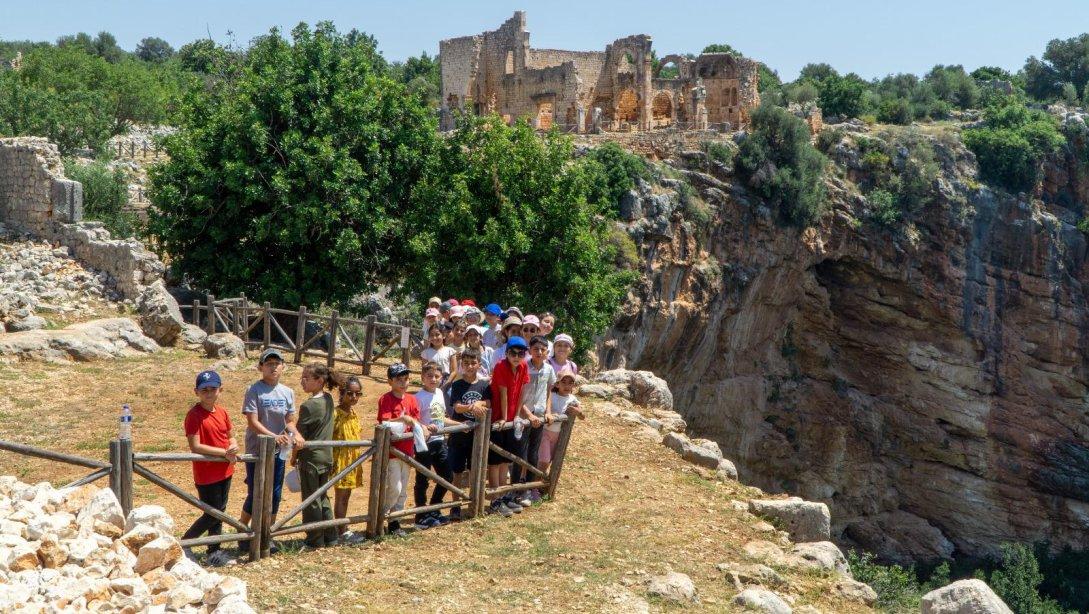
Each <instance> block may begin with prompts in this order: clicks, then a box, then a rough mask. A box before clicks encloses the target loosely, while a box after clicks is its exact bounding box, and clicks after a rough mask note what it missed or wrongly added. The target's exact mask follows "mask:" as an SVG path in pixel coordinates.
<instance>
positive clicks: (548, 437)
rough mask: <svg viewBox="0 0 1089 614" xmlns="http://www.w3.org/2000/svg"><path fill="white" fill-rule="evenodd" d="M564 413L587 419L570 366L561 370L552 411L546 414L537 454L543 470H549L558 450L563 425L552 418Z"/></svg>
mask: <svg viewBox="0 0 1089 614" xmlns="http://www.w3.org/2000/svg"><path fill="white" fill-rule="evenodd" d="M564 414H566V415H569V416H574V417H575V418H578V419H579V420H585V419H586V414H584V413H583V412H582V407H581V405H579V400H578V399H576V398H575V372H574V371H572V370H571V369H569V368H564V369H563V370H562V371H560V374H559V379H558V380H557V381H556V392H553V393H552V404H551V411H550V412H549V413H547V414H545V425H546V426H545V429H544V433H543V435H542V436H541V449H540V451H539V453H538V455H537V468H538V469H540V470H541V471H548V466H549V464H551V463H552V455H553V454H554V453H555V451H556V442H557V441H559V439H560V428H562V427H563V425H562V424H560V423H559V422H553V421H552V419H553V417H554V416H562V415H564Z"/></svg>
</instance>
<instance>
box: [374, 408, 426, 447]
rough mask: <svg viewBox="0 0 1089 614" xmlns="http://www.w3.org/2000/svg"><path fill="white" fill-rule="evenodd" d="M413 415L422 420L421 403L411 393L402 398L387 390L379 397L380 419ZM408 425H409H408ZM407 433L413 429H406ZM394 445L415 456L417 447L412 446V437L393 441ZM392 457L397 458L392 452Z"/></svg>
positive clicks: (383, 420)
mask: <svg viewBox="0 0 1089 614" xmlns="http://www.w3.org/2000/svg"><path fill="white" fill-rule="evenodd" d="M406 414H407V415H409V416H412V417H413V418H415V419H417V420H420V404H419V403H418V402H417V401H416V397H414V396H412V395H411V394H406V395H405V396H403V397H401V398H397V397H396V396H394V395H393V393H392V392H387V393H386V394H384V395H382V396H381V398H379V399H378V421H379V422H387V421H389V420H396V419H398V418H400V417H401V416H404V415H406ZM406 426H407V425H406ZM405 432H406V433H411V432H412V431H411V430H410V429H408V428H406V429H405ZM393 447H395V448H397V449H398V450H400V451H401V452H404V453H405V454H407V455H408V456H415V455H416V449H415V448H414V447H413V446H412V439H411V438H410V439H405V440H403V441H395V442H393ZM389 457H390V458H396V457H395V456H393V454H392V453H391V454H390V456H389Z"/></svg>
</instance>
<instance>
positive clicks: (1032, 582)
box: [989, 544, 1063, 614]
mask: <svg viewBox="0 0 1089 614" xmlns="http://www.w3.org/2000/svg"><path fill="white" fill-rule="evenodd" d="M1001 553H1002V554H1001V564H1000V566H999V568H998V569H996V570H994V572H992V573H991V580H990V583H989V584H990V586H991V588H992V589H994V592H995V593H997V594H998V596H999V597H1001V598H1002V600H1003V601H1005V602H1006V605H1008V606H1010V609H1011V610H1013V611H1014V612H1031V613H1032V614H1063V609H1062V608H1061V607H1060V606H1059V604H1058V602H1056V601H1055V600H1053V599H1047V598H1044V597H1041V596H1040V593H1039V592H1038V590H1037V589H1038V588H1039V586H1040V583H1041V582H1043V581H1044V575H1043V574H1042V573H1040V566H1039V563H1038V562H1037V561H1036V556H1035V555H1033V553H1032V550H1031V549H1030V548H1029V547H1028V546H1025V545H1024V544H1002V546H1001Z"/></svg>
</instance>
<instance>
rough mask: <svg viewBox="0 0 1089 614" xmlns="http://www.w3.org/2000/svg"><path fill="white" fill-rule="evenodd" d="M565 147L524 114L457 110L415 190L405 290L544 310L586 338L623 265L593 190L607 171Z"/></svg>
mask: <svg viewBox="0 0 1089 614" xmlns="http://www.w3.org/2000/svg"><path fill="white" fill-rule="evenodd" d="M571 152H572V145H571V142H570V140H569V139H567V138H566V137H563V136H561V135H558V134H556V133H551V134H547V135H544V136H543V137H542V136H538V135H537V134H536V133H535V132H534V130H533V129H532V128H531V127H530V126H529V125H528V124H526V123H525V122H519V123H517V124H516V125H514V126H513V127H511V126H507V125H505V124H504V123H503V121H502V120H501V119H500V118H498V117H496V116H491V117H487V118H464V119H463V120H462V123H461V125H460V127H459V128H458V130H456V131H455V132H454V134H453V135H452V136H450V137H449V138H447V139H445V140H444V141H443V143H442V150H441V152H440V155H439V157H438V166H437V168H436V169H435V172H434V173H431V174H429V176H428V179H427V181H426V182H425V183H424V184H422V185H421V186H420V189H419V190H418V197H419V202H418V203H417V206H416V207H415V208H414V209H413V218H412V221H411V226H412V229H413V232H412V237H411V239H410V241H409V247H410V250H411V253H412V255H411V267H410V270H411V271H412V275H411V276H410V277H408V278H407V279H406V289H408V290H410V291H414V292H415V293H417V294H419V295H421V296H427V295H429V294H435V293H438V294H440V295H443V296H446V295H451V296H472V297H476V298H478V299H481V300H485V301H496V302H498V303H501V304H503V305H518V306H519V307H521V308H522V310H523V311H524V312H526V313H529V312H531V311H537V310H546V309H547V310H551V311H554V312H555V313H556V314H557V316H558V318H559V328H560V330H561V331H563V332H568V333H570V334H572V335H573V336H574V337H575V339H576V342H577V344H578V345H579V346H580V347H581V348H586V347H588V346H589V342H590V340H591V338H592V336H593V335H594V334H596V333H598V332H600V331H601V330H603V329H604V328H605V327H606V326H608V324H609V322H610V321H611V318H612V316H613V315H614V313H615V311H616V308H617V306H618V305H619V304H620V302H621V299H622V298H623V295H624V292H625V291H626V289H627V287H628V285H629V283H630V282H631V278H632V274H631V273H629V272H626V271H619V270H617V269H616V267H615V266H614V264H613V263H614V261H615V259H616V247H615V246H614V245H613V244H612V243H611V242H610V239H609V236H610V228H611V226H612V223H613V222H612V219H613V214H612V211H611V209H612V207H613V206H614V205H613V203H612V202H611V200H610V198H609V196H608V195H607V194H606V193H605V192H602V191H594V190H593V188H594V186H595V185H597V184H599V183H602V182H607V181H608V178H607V177H605V176H604V175H603V174H602V166H603V165H602V164H601V163H600V162H597V163H595V164H594V165H593V166H592V167H591V166H587V165H586V163H585V162H584V161H583V160H579V161H575V162H572V160H571ZM588 197H593V198H594V200H593V201H592V202H591V201H590V200H588Z"/></svg>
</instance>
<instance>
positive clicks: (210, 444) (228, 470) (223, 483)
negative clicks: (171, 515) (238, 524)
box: [182, 371, 238, 565]
mask: <svg viewBox="0 0 1089 614" xmlns="http://www.w3.org/2000/svg"><path fill="white" fill-rule="evenodd" d="M222 387H223V381H222V380H221V379H220V377H219V374H218V373H216V372H215V371H202V372H201V373H200V375H197V383H196V386H195V388H194V392H196V394H197V398H198V399H199V402H198V403H197V404H196V405H194V406H193V407H192V408H190V409H189V413H187V414H186V415H185V438H186V440H187V441H188V442H189V450H190V451H191V452H192V453H193V454H203V455H205V456H220V457H223V458H226V459H227V460H228V462H226V463H223V462H216V461H193V481H194V482H195V483H196V486H197V493H198V495H199V496H200V500H201V501H203V502H204V503H207V504H208V505H210V506H212V507H214V508H215V509H217V510H219V511H221V512H222V511H223V510H225V509H227V495H228V494H229V493H230V491H231V476H232V475H234V463H235V462H237V461H238V442H237V441H235V438H234V435H232V434H231V417H230V416H229V415H228V414H227V410H226V409H224V408H223V407H221V406H219V405H217V404H216V401H218V400H219V393H220V390H222ZM222 532H223V521H221V520H218V519H217V518H216V517H214V516H212V515H210V514H208V513H204V514H202V515H201V516H200V518H197V520H196V522H194V523H193V526H191V527H189V530H188V531H186V532H185V535H183V536H182V539H193V538H194V537H200V536H201V535H203V534H205V533H207V534H208V535H219V534H221V533H222ZM187 554H189V555H190V557H191V556H192V554H191V553H187ZM226 559H227V557H225V556H222V552H221V551H220V548H219V544H212V545H210V546H208V563H209V564H210V565H224V564H227V563H228V562H229V561H228V560H226Z"/></svg>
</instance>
